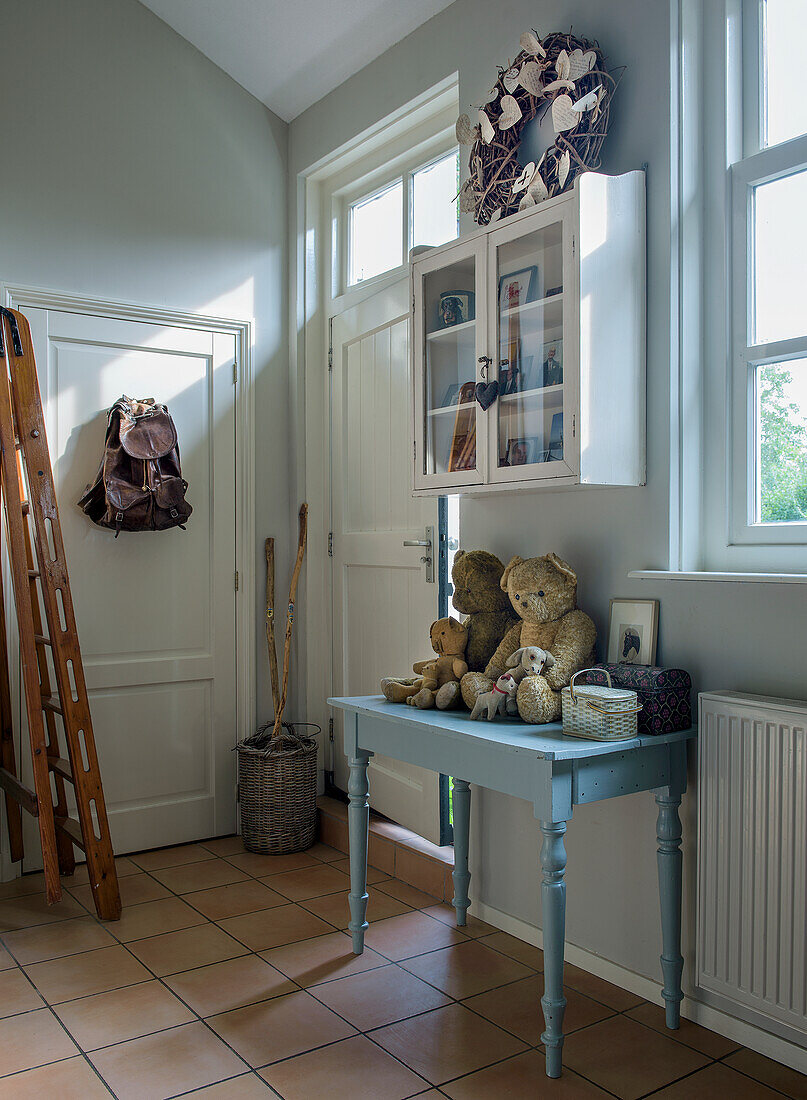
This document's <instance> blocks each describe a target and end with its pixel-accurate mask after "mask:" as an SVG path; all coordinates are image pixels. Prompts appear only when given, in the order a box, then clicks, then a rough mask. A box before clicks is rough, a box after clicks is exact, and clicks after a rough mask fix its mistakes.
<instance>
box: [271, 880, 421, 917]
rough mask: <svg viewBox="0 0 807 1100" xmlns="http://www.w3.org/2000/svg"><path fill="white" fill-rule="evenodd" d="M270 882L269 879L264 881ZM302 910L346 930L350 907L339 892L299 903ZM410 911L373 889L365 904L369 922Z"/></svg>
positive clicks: (343, 892)
mask: <svg viewBox="0 0 807 1100" xmlns="http://www.w3.org/2000/svg"><path fill="white" fill-rule="evenodd" d="M265 881H266V882H271V881H272V880H271V879H266V880H265ZM300 904H301V905H302V906H303V908H304V909H308V910H310V911H311V912H312V913H316V914H317V916H318V917H322V919H323V920H326V921H328V923H329V924H332V925H333V926H334V928H347V926H348V923H349V922H350V905H349V904H348V900H347V893H346V891H344V890H340V891H339V892H338V893H337V894H325V895H324V897H321V898H309V899H308V900H307V901H303V902H300ZM411 912H412V909H411V908H410V907H409V906H408V905H404V903H403V902H402V901H398V899H397V898H391V897H390V896H389V895H388V894H382V893H381V892H380V891H379V890H376V889H375V888H373V889H372V890H371V891H370V900H369V901H368V903H367V920H368V921H370V922H373V921H379V920H386V918H387V917H397V916H399V915H400V914H401V913H411Z"/></svg>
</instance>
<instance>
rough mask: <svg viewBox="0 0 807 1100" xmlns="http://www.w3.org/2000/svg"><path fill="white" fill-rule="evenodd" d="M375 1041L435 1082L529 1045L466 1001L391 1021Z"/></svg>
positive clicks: (479, 1066) (469, 1071)
mask: <svg viewBox="0 0 807 1100" xmlns="http://www.w3.org/2000/svg"><path fill="white" fill-rule="evenodd" d="M637 1026H638V1025H637ZM373 1041H374V1042H376V1043H378V1044H379V1046H381V1047H383V1048H384V1050H386V1051H388V1052H389V1053H390V1054H392V1055H393V1056H394V1057H396V1058H398V1059H400V1061H402V1062H403V1063H404V1064H405V1065H407V1066H409V1068H410V1069H413V1070H414V1071H415V1072H416V1073H419V1074H420V1075H421V1076H422V1077H425V1078H426V1080H427V1081H430V1082H431V1084H433V1085H439V1084H441V1083H442V1082H444V1081H451V1080H452V1079H453V1078H454V1077H459V1076H460V1075H461V1074H465V1073H473V1071H474V1070H477V1069H482V1067H483V1066H489V1065H491V1064H492V1063H493V1062H498V1061H500V1060H501V1059H503V1058H507V1057H509V1056H510V1055H512V1054H519V1053H521V1051H523V1050H525V1049H526V1048H525V1046H524V1044H523V1043H522V1042H521V1041H520V1040H519V1039H515V1038H513V1036H512V1035H508V1034H507V1033H506V1032H504V1031H502V1030H501V1029H500V1028H498V1027H495V1026H494V1025H493V1024H491V1023H488V1021H487V1020H483V1019H482V1018H481V1016H477V1015H476V1014H475V1013H473V1012H469V1011H468V1009H467V1008H463V1007H462V1005H449V1006H448V1007H447V1008H438V1009H436V1010H435V1011H434V1012H426V1013H424V1014H423V1015H422V1016H413V1017H412V1018H411V1019H409V1020H401V1021H399V1022H398V1023H396V1024H390V1025H389V1026H388V1027H384V1028H381V1029H380V1030H379V1031H374V1032H373Z"/></svg>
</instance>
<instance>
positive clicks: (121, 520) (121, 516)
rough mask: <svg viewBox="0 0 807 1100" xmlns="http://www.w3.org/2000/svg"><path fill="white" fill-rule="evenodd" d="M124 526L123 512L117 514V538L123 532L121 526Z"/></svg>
mask: <svg viewBox="0 0 807 1100" xmlns="http://www.w3.org/2000/svg"><path fill="white" fill-rule="evenodd" d="M122 524H123V512H116V513H115V538H117V537H118V535H119V534H120V531H121V525H122Z"/></svg>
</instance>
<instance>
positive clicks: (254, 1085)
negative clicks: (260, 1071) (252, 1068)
mask: <svg viewBox="0 0 807 1100" xmlns="http://www.w3.org/2000/svg"><path fill="white" fill-rule="evenodd" d="M273 1096H277V1093H276V1092H275V1091H274V1089H270V1088H269V1086H268V1085H267V1084H265V1083H264V1082H263V1081H262V1080H261V1079H260V1077H258V1076H257V1074H255V1073H245V1074H244V1075H243V1076H242V1077H231V1078H230V1079H229V1081H222V1082H221V1083H220V1084H218V1085H208V1086H207V1088H206V1089H199V1090H198V1091H197V1092H194V1093H193V1095H192V1097H190V1100H270V1098H271V1097H273Z"/></svg>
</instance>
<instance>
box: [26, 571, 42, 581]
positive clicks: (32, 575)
mask: <svg viewBox="0 0 807 1100" xmlns="http://www.w3.org/2000/svg"><path fill="white" fill-rule="evenodd" d="M38 576H39V570H38V569H29V570H28V577H29V579H30V580H32V581H35V580H36V578H37V577H38Z"/></svg>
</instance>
